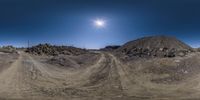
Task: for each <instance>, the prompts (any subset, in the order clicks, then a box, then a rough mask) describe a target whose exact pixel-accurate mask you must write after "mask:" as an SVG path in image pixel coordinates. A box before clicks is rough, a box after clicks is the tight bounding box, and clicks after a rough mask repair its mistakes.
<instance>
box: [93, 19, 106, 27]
mask: <svg viewBox="0 0 200 100" xmlns="http://www.w3.org/2000/svg"><path fill="white" fill-rule="evenodd" d="M94 25H95V26H96V27H99V28H100V27H105V20H102V19H96V20H94Z"/></svg>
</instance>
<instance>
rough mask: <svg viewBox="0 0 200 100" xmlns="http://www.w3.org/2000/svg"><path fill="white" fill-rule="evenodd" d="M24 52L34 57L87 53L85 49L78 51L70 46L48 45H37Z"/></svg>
mask: <svg viewBox="0 0 200 100" xmlns="http://www.w3.org/2000/svg"><path fill="white" fill-rule="evenodd" d="M26 52H28V53H31V54H35V55H53V56H54V55H59V54H63V55H80V54H84V53H86V52H87V50H85V49H80V48H76V47H72V46H54V45H50V44H39V45H37V46H33V47H31V48H28V49H27V50H26Z"/></svg>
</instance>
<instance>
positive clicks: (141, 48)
mask: <svg viewBox="0 0 200 100" xmlns="http://www.w3.org/2000/svg"><path fill="white" fill-rule="evenodd" d="M117 51H118V52H122V53H124V54H126V55H129V56H139V57H143V56H154V57H175V56H185V55H186V54H187V53H188V52H191V51H193V49H192V48H191V47H190V46H188V45H187V44H185V43H183V42H181V41H180V40H178V39H176V38H174V37H168V36H151V37H144V38H140V39H137V40H133V41H130V42H128V43H126V44H124V45H123V46H122V47H120V48H119V49H118V50H117Z"/></svg>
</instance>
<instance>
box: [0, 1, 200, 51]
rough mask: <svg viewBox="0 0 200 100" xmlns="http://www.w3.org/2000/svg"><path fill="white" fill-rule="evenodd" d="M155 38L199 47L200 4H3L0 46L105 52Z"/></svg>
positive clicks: (43, 2)
mask: <svg viewBox="0 0 200 100" xmlns="http://www.w3.org/2000/svg"><path fill="white" fill-rule="evenodd" d="M97 18H101V19H104V20H105V21H106V27H104V28H97V27H95V26H94V25H93V22H92V21H93V20H95V19H97ZM149 35H169V36H176V37H177V38H178V39H180V40H182V41H184V42H186V43H187V44H189V45H191V46H193V47H199V46H200V0H0V45H8V44H12V45H14V46H27V41H28V40H29V41H30V43H31V45H36V44H38V43H52V44H59V45H74V46H77V47H83V48H101V47H104V46H105V45H113V44H116V45H117V44H120V45H121V44H123V43H125V42H127V41H130V40H133V39H136V38H138V37H143V36H149Z"/></svg>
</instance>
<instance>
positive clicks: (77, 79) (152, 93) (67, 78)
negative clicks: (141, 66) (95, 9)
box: [0, 52, 199, 100]
mask: <svg viewBox="0 0 200 100" xmlns="http://www.w3.org/2000/svg"><path fill="white" fill-rule="evenodd" d="M19 54H20V55H19V57H18V59H17V60H16V61H15V62H13V63H12V64H11V66H10V67H9V68H7V69H5V70H3V71H2V72H1V73H0V98H2V99H4V98H5V99H25V100H27V99H32V100H35V99H37V100H38V99H41V100H44V99H49V100H51V99H52V100H55V99H56V100H59V99H61V100H65V99H73V100H96V99H97V100H99V99H103V100H112V99H113V100H117V99H119V100H122V99H123V100H146V99H148V100H149V99H151V100H162V99H163V100H171V98H173V99H177V100H179V99H187V98H188V97H189V96H193V97H192V98H193V99H194V98H198V93H199V92H197V91H198V90H197V89H194V88H195V87H194V86H197V85H196V84H198V82H199V81H198V79H195V80H193V81H194V82H193V83H192V84H193V85H191V82H185V83H184V84H178V85H177V84H173V85H167V84H156V83H152V82H150V81H149V78H148V75H139V73H137V72H134V73H130V70H131V69H130V68H129V67H128V66H126V64H123V63H121V62H120V61H119V60H118V59H117V58H116V57H115V56H114V55H112V54H110V53H101V57H100V59H99V60H98V61H97V63H96V64H95V65H92V66H89V67H87V68H85V69H82V70H75V71H71V70H67V69H63V68H59V67H55V66H52V65H50V64H47V63H41V61H38V59H35V58H34V57H32V56H30V55H29V54H26V53H23V52H19ZM187 100H188V99H187Z"/></svg>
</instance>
